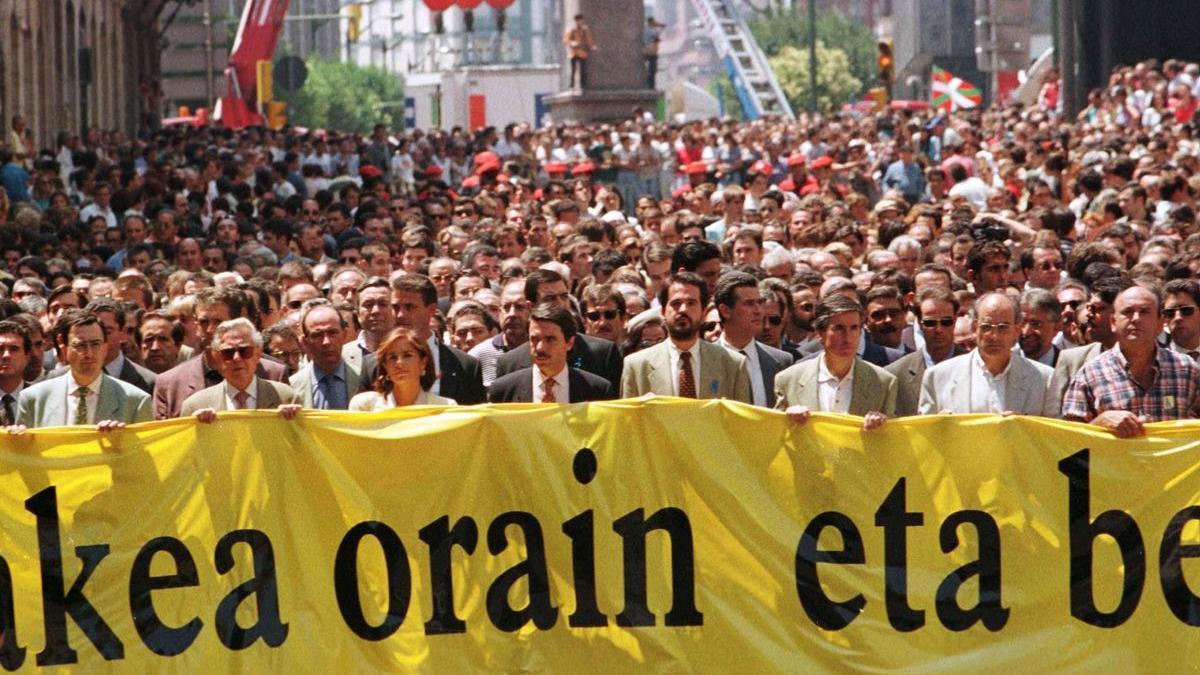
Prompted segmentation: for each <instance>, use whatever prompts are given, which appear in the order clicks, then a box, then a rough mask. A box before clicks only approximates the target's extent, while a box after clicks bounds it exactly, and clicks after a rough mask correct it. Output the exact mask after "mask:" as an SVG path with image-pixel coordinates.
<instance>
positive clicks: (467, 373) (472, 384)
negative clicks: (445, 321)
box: [437, 342, 487, 405]
mask: <svg viewBox="0 0 1200 675" xmlns="http://www.w3.org/2000/svg"><path fill="white" fill-rule="evenodd" d="M438 369H439V370H440V371H441V375H440V377H439V378H438V391H437V393H438V395H439V396H444V397H446V398H452V399H454V400H455V401H456V402H457V403H458V404H459V405H475V404H476V403H485V402H487V389H484V387H483V371H481V370H480V368H479V360H478V359H476V358H475V357H474V356H471V355H469V354H467V353H466V352H464V351H460V350H458V349H455V348H454V347H450V346H448V345H444V344H442V343H440V342H439V343H438Z"/></svg>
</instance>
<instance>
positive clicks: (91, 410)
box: [63, 374, 101, 424]
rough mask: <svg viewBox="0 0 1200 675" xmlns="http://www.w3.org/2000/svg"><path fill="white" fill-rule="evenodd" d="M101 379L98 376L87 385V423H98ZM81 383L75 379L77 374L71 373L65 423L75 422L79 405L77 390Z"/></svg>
mask: <svg viewBox="0 0 1200 675" xmlns="http://www.w3.org/2000/svg"><path fill="white" fill-rule="evenodd" d="M100 380H101V378H99V377H97V378H96V379H95V380H92V383H91V384H89V385H88V386H87V390H88V393H87V398H86V399H85V400H86V401H87V423H88V424H95V423H96V406H97V405H99V403H100ZM79 389H80V384H79V383H78V382H76V381H75V375H74V374H72V375H71V380H70V382H68V383H67V418H66V419H65V420H63V424H74V423H75V409H76V408H78V407H79V397H77V396H76V395H75V392H77V391H79Z"/></svg>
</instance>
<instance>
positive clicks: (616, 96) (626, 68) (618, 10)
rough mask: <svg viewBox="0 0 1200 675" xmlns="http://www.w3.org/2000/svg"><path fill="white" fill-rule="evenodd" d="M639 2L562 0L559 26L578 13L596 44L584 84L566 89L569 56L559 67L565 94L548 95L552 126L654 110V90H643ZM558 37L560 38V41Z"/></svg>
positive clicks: (572, 20) (570, 22)
mask: <svg viewBox="0 0 1200 675" xmlns="http://www.w3.org/2000/svg"><path fill="white" fill-rule="evenodd" d="M642 2H643V0H564V2H563V3H562V13H563V14H562V25H563V27H564V29H566V28H570V27H572V26H573V25H574V24H575V15H576V14H582V15H583V19H584V22H585V23H587V25H588V28H590V29H591V32H592V37H593V39H594V40H595V43H596V51H595V52H592V54H591V55H590V57H589V58H588V60H587V61H588V62H587V66H586V68H587V77H588V86H587V88H585V89H582V90H581V89H569V88H568V87H569V86H570V82H571V75H570V73H571V64H570V56H569V55H567V54H564V56H563V64H562V86H563V91H561V92H559V93H557V94H553V95H551V96H548V97H546V103H547V104H548V105H549V106H550V114H551V116H553V117H554V121H555V123H562V122H572V121H573V122H584V123H590V122H613V121H618V120H625V119H629V118H630V117H632V116H633V109H634V108H638V107H640V108H643V109H645V110H649V111H650V112H652V113H653V112H654V111H655V110H657V109H658V95H659V94H658V92H657V91H655V90H653V89H646V62H645V59H644V58H643V56H642V30H643V28H644V24H645V21H646V14H645V8H644V7H643V5H642ZM560 39H561V37H560Z"/></svg>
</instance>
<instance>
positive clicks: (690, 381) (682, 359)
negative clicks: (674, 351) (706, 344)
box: [679, 352, 696, 398]
mask: <svg viewBox="0 0 1200 675" xmlns="http://www.w3.org/2000/svg"><path fill="white" fill-rule="evenodd" d="M679 395H680V396H682V397H683V398H696V374H695V373H693V372H692V353H691V352H680V353H679Z"/></svg>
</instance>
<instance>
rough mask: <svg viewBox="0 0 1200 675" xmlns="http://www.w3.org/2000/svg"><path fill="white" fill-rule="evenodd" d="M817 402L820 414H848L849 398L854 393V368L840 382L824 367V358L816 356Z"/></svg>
mask: <svg viewBox="0 0 1200 675" xmlns="http://www.w3.org/2000/svg"><path fill="white" fill-rule="evenodd" d="M817 359H818V360H819V361H820V363H819V364H818V365H817V400H818V401H820V404H821V410H820V412H835V413H849V412H850V397H851V395H853V393H854V366H851V367H850V370H849V371H847V372H846V376H845V377H843V378H841V379H840V380H839V379H838V378H837V376H835V375H834V374H833V373H831V372H829V369H828V368H826V367H825V356H824V355H821V356H818V357H817Z"/></svg>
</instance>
